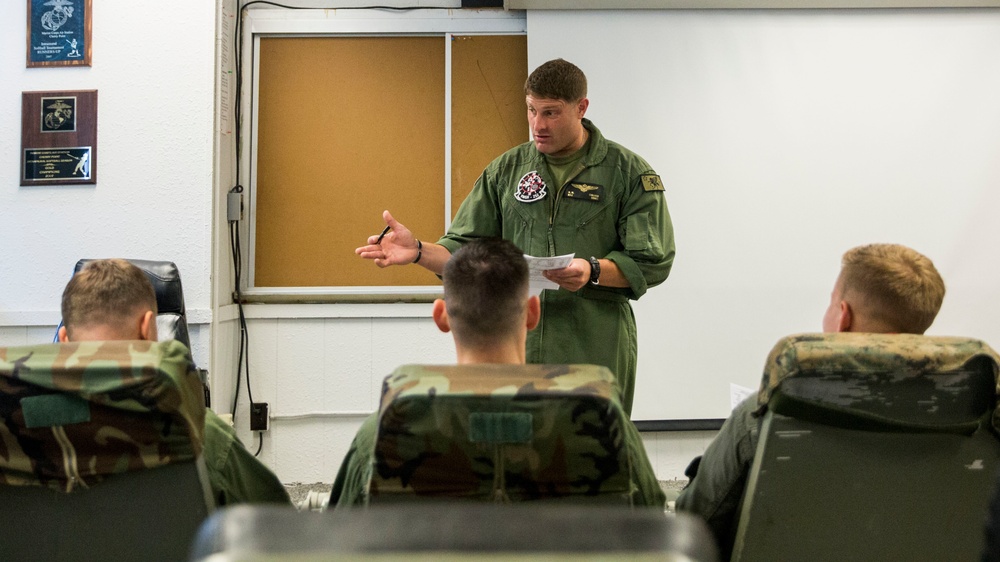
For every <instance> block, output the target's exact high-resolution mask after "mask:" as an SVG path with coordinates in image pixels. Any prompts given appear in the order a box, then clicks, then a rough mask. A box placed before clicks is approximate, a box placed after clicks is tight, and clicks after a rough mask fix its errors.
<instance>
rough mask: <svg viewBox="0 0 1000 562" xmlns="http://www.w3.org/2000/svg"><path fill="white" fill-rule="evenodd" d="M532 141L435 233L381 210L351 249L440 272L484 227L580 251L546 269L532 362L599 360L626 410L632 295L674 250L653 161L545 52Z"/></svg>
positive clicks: (532, 97) (536, 86) (542, 247)
mask: <svg viewBox="0 0 1000 562" xmlns="http://www.w3.org/2000/svg"><path fill="white" fill-rule="evenodd" d="M524 90H525V101H526V103H527V108H528V124H529V126H530V129H531V135H532V140H531V141H529V142H526V143H524V144H522V145H520V146H516V147H514V148H512V149H510V150H508V151H507V152H505V153H504V154H502V155H500V156H499V157H498V158H497V159H495V160H494V161H493V162H491V163H490V164H489V166H487V167H486V169H485V170H484V171H483V174H482V175H481V176H480V177H479V179H478V180H477V181H476V185H475V187H474V188H473V190H472V192H471V193H470V194H469V196H468V197H467V198H466V200H465V201H464V202H463V203H462V206H461V207H460V208H459V210H458V213H457V215H456V216H455V220H454V221H453V222H452V224H451V228H449V230H448V232H447V234H445V235H444V236H443V237H442V238H441V239H440V240H438V242H437V243H436V244H433V243H429V242H428V243H424V242H421V241H420V240H418V239H417V238H416V236H414V234H413V233H412V232H410V230H409V229H407V228H406V227H405V226H404V225H403V224H402V223H400V222H398V221H396V219H395V218H393V216H392V215H391V214H390V213H389V211H385V212H384V213H383V219H384V220H385V222H386V225H387V227H388V228H389V230H390V232H389V233H388V234H386V235H385V236H383V237H379V236H371V237H369V238H368V245H366V246H362V247H360V248H358V249H357V250H355V252H356V253H357V254H358V255H360V256H361V257H362V258H365V259H371V260H374V261H375V264H376V265H378V266H379V267H387V266H390V265H406V264H411V263H417V264H419V265H422V266H423V267H425V268H427V269H428V270H430V271H432V272H433V273H436V274H438V275H440V274H441V271H442V270H443V268H444V264H445V262H447V261H448V259H449V258H450V257H451V254H452V253H453V252H454V251H456V250H457V249H458V248H460V247H461V246H462V245H463V244H465V243H466V242H468V241H470V240H473V239H477V238H484V237H500V238H505V239H507V240H510V241H512V242H513V243H514V244H515V245H517V247H518V248H520V249H521V251H522V252H524V253H525V254H528V255H531V256H538V257H541V256H559V255H564V254H574V255H575V256H576V257H575V258H574V259H573V261H572V262H571V263H570V264H569V266H567V267H565V268H563V269H556V270H549V271H546V272H545V277H547V278H548V279H549V280H551V281H553V282H555V283H557V284H558V285H559V287H560V289H562V290H558V291H543V292H542V295H541V303H542V317H541V321H540V322H539V324H538V328H537V329H535V330H534V331H532V332H529V333H528V341H527V345H526V352H527V360H528V362H529V363H590V364H595V365H604V366H606V367H608V368H609V369H611V371H612V372H613V373H615V375H616V376H617V377H618V380H619V384H620V385H621V390H622V405H623V406H624V408H625V411H626V412H629V413H631V411H632V398H633V394H634V389H635V371H636V362H637V353H638V343H637V334H636V326H635V316H634V314H633V312H632V307H631V305H630V304H629V300H630V299H638V298H639V297H641V296H642V295H643V294H645V292H646V290H647V289H648V288H650V287H653V286H656V285H658V284H660V283H662V282H663V280H664V279H666V278H667V275H668V274H669V273H670V267H671V265H672V264H673V261H674V234H673V225H672V224H671V222H670V214H669V212H668V211H667V202H666V198H665V196H664V186H663V183H662V182H661V180H660V177H659V176H658V175H657V174H656V172H654V171H653V170H652V168H651V167H650V166H649V164H648V163H646V161H645V160H643V159H642V158H641V157H640V156H638V155H636V154H635V153H633V152H631V151H630V150H628V149H627V148H625V147H623V146H621V145H619V144H617V143H615V142H612V141H609V140H607V139H605V138H604V136H603V135H601V132H600V131H599V130H598V129H597V127H596V126H595V125H594V124H593V123H591V122H590V120H588V119H585V118H584V115H585V114H586V112H587V108H588V106H589V105H590V100H588V99H587V78H586V76H584V74H583V72H582V71H581V70H580V69H579V68H577V67H576V66H575V65H573V64H572V63H570V62H567V61H565V60H562V59H556V60H551V61H549V62H546V63H544V64H542V65H541V66H539V67H538V68H537V69H535V71H534V72H532V73H531V75H530V76H528V80H527V82H526V83H525V86H524Z"/></svg>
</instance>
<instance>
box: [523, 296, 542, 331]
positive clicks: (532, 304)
mask: <svg viewBox="0 0 1000 562" xmlns="http://www.w3.org/2000/svg"><path fill="white" fill-rule="evenodd" d="M526 316H527V317H528V321H527V322H526V324H527V326H528V330H534V329H535V326H537V325H538V321H539V320H540V319H541V318H542V303H541V301H540V300H538V295H531V296H530V297H528V314H527V315H526Z"/></svg>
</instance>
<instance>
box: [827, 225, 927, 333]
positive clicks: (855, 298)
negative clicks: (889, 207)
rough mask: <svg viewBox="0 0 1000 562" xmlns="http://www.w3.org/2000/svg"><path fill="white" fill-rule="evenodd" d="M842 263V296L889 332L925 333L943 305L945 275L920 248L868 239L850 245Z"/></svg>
mask: <svg viewBox="0 0 1000 562" xmlns="http://www.w3.org/2000/svg"><path fill="white" fill-rule="evenodd" d="M841 264H842V266H841V272H840V284H841V297H842V298H844V299H845V300H848V301H849V302H854V306H855V307H858V308H859V310H858V312H859V313H860V314H864V315H866V316H867V317H868V318H869V319H871V320H872V321H875V322H880V323H882V324H884V325H885V326H886V327H887V329H888V330H889V331H892V332H896V333H905V334H922V333H924V332H925V331H926V330H927V328H929V327H930V325H931V324H932V323H933V322H934V318H935V317H936V316H937V313H938V311H939V310H941V303H942V302H943V301H944V293H945V288H944V280H943V279H941V275H940V274H939V273H938V271H937V269H936V268H935V267H934V263H933V262H931V260H930V259H929V258H927V256H924V255H923V254H921V253H919V252H917V251H916V250H913V249H911V248H908V247H906V246H902V245H900V244H868V245H866V246H858V247H857V248H852V249H850V250H848V251H847V252H846V253H845V254H844V257H843V260H842V262H841Z"/></svg>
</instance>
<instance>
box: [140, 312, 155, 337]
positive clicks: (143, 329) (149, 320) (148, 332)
mask: <svg viewBox="0 0 1000 562" xmlns="http://www.w3.org/2000/svg"><path fill="white" fill-rule="evenodd" d="M139 339H140V340H146V341H156V314H155V313H154V312H153V311H152V310H147V311H146V313H145V314H143V315H142V319H141V320H139Z"/></svg>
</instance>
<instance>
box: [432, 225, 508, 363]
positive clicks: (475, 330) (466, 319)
mask: <svg viewBox="0 0 1000 562" xmlns="http://www.w3.org/2000/svg"><path fill="white" fill-rule="evenodd" d="M442 280H443V282H444V301H445V306H446V308H447V310H448V321H449V323H450V324H451V328H452V331H453V332H454V334H455V337H456V338H457V339H459V340H461V341H462V342H463V343H464V344H466V345H470V346H476V347H478V346H483V345H489V344H490V343H492V342H495V341H497V339H498V338H503V337H506V336H509V335H510V334H513V333H515V332H516V330H517V329H518V328H519V327H520V325H521V324H522V323H523V322H524V314H525V302H526V300H527V299H528V264H527V262H526V261H525V259H524V254H523V253H522V252H521V250H520V249H518V247H517V246H515V245H514V244H513V243H511V242H509V241H507V240H502V239H499V238H480V239H476V240H473V241H471V242H469V243H467V244H465V245H463V246H462V247H461V248H459V249H458V250H457V251H456V252H455V254H454V255H452V256H451V258H450V259H449V260H448V261H447V262H446V263H445V266H444V271H443V273H442Z"/></svg>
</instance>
